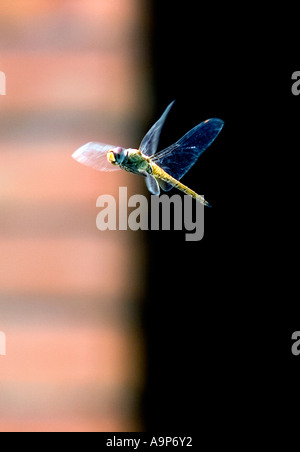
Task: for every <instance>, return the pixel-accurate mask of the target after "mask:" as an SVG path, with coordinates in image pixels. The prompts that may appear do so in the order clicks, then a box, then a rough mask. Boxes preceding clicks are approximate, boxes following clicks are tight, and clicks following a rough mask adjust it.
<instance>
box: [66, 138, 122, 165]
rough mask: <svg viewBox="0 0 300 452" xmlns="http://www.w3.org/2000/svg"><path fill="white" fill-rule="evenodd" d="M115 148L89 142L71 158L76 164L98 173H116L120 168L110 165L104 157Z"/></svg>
mask: <svg viewBox="0 0 300 452" xmlns="http://www.w3.org/2000/svg"><path fill="white" fill-rule="evenodd" d="M116 147H117V146H112V145H111V144H103V143H97V142H90V143H87V144H85V145H84V146H81V147H80V148H79V149H77V151H75V152H74V154H73V155H72V157H73V159H75V160H77V162H79V163H82V164H83V165H86V166H90V167H91V168H95V169H96V170H99V171H116V170H119V169H121V168H120V167H119V166H118V165H112V164H111V163H110V162H109V161H108V160H107V157H106V156H107V153H108V151H110V150H112V149H115V148H116Z"/></svg>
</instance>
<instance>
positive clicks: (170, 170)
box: [72, 101, 224, 207]
mask: <svg viewBox="0 0 300 452" xmlns="http://www.w3.org/2000/svg"><path fill="white" fill-rule="evenodd" d="M174 102H175V101H173V102H171V103H170V104H169V105H168V107H167V108H166V109H165V111H164V113H163V114H162V115H161V117H160V118H159V119H158V121H157V122H156V123H155V124H154V125H153V126H152V127H151V129H150V130H149V131H148V132H147V133H146V135H145V136H144V138H143V139H142V142H141V144H140V146H139V149H132V148H127V149H126V148H124V147H120V146H113V145H110V144H103V143H98V142H89V143H87V144H85V145H83V146H81V147H80V148H79V149H77V150H76V151H75V152H74V154H73V155H72V157H73V158H74V159H75V160H76V161H78V162H79V163H82V164H84V165H86V166H89V167H92V168H95V169H96V170H100V171H114V170H121V169H123V170H125V171H128V172H130V173H133V174H138V175H141V176H144V177H145V181H146V185H147V188H148V190H149V191H150V193H152V194H153V195H159V194H160V189H162V190H163V191H169V190H170V189H171V188H173V187H175V188H177V189H179V190H181V191H182V192H183V193H185V194H186V195H189V196H191V197H192V198H194V199H196V200H197V201H199V202H200V203H202V204H204V205H205V206H209V207H211V205H210V204H209V203H208V201H206V200H205V199H204V197H203V196H201V195H198V194H197V193H196V192H195V191H194V190H192V189H190V188H189V187H187V186H186V185H184V184H183V183H181V182H180V179H181V178H182V177H183V176H184V175H185V174H186V173H187V172H188V171H189V170H190V168H191V167H192V166H193V165H194V164H195V163H196V161H197V160H198V158H199V156H200V155H201V154H202V153H203V152H204V151H205V149H207V148H208V146H210V144H211V143H212V142H213V141H214V140H215V138H216V137H217V136H218V134H219V133H220V131H221V129H222V127H223V125H224V121H222V120H221V119H218V118H211V119H207V120H206V121H203V122H201V123H200V124H198V125H197V126H195V127H194V128H193V129H191V130H190V131H189V132H187V133H186V134H185V135H184V136H183V137H182V138H180V139H179V140H178V141H176V143H174V144H172V145H171V146H169V147H167V148H165V149H163V150H161V151H157V148H158V143H159V138H160V133H161V130H162V127H163V125H164V122H165V120H166V117H167V115H168V113H169V111H170V109H171V108H172V106H173V104H174Z"/></svg>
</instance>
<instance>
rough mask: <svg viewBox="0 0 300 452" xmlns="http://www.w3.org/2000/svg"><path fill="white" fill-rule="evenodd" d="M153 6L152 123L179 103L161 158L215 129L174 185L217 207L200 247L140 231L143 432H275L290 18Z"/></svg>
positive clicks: (286, 336)
mask: <svg viewBox="0 0 300 452" xmlns="http://www.w3.org/2000/svg"><path fill="white" fill-rule="evenodd" d="M149 5H151V15H152V34H151V45H152V47H151V51H152V64H153V82H154V88H155V89H154V93H155V118H158V117H159V116H160V114H161V113H162V112H163V111H164V109H165V107H166V106H167V105H168V103H169V102H171V101H172V100H173V99H176V102H175V104H174V106H173V108H172V110H171V112H170V114H169V116H168V118H167V121H166V123H165V126H164V128H163V131H162V135H161V142H160V148H163V147H166V146H168V145H169V144H171V143H173V142H174V141H176V140H177V139H178V138H179V137H181V136H182V135H183V134H184V133H186V132H187V131H188V130H189V129H191V128H192V127H194V126H195V125H196V124H198V123H199V122H201V121H203V120H205V119H207V118H210V117H219V118H221V119H223V120H224V121H225V126H224V128H223V130H222V132H221V134H220V135H219V136H218V138H217V139H216V141H215V142H214V143H213V144H212V146H211V147H210V148H209V149H208V150H207V151H206V152H205V153H204V154H203V155H202V156H201V157H200V159H199V161H198V162H197V164H196V165H195V167H193V168H192V169H191V170H190V172H189V173H188V174H187V175H186V176H185V178H184V180H183V182H184V183H186V185H188V186H189V187H191V188H193V189H194V190H195V191H197V192H198V193H201V194H204V195H205V197H206V199H207V200H208V201H209V202H210V203H211V204H212V206H213V207H212V209H209V208H205V233H204V238H203V239H202V240H201V241H199V242H186V241H185V240H184V233H183V232H182V233H181V232H180V231H179V232H178V231H174V232H172V231H171V232H166V231H161V232H157V231H149V232H148V236H147V241H148V244H149V255H150V256H149V268H148V286H147V300H146V302H145V305H144V308H143V313H142V316H143V325H144V328H145V331H146V340H147V357H148V361H147V363H148V367H147V386H146V391H145V394H144V397H143V403H142V411H143V416H144V419H145V427H146V430H148V431H174V432H180V431H194V430H198V431H199V432H201V431H202V432H203V431H204V430H206V429H207V428H210V429H212V430H213V431H215V432H220V429H221V428H222V426H224V433H225V434H226V435H227V434H229V435H230V434H232V433H234V431H235V429H236V430H238V431H239V432H240V431H241V429H243V428H245V429H247V430H249V431H252V432H256V431H257V430H262V431H266V426H267V423H269V422H271V425H272V428H273V429H275V428H276V425H275V424H277V423H278V424H279V426H280V429H281V427H282V422H283V421H284V420H285V421H288V422H292V421H293V416H294V411H293V410H294V409H296V408H297V405H298V403H299V395H298V393H299V391H298V389H297V386H298V381H300V380H299V377H300V373H299V372H300V371H299V369H300V356H299V357H296V356H293V355H292V353H291V345H292V341H291V335H292V333H293V331H297V330H300V316H299V311H300V310H299V307H298V305H299V301H298V300H299V296H298V293H297V279H298V278H297V274H298V240H297V233H296V228H297V226H298V221H299V220H298V216H297V211H298V202H297V179H298V174H297V173H298V161H297V159H296V158H297V154H298V153H299V140H298V129H299V117H300V96H299V97H298V96H293V95H292V93H291V86H292V80H291V75H292V73H293V72H294V71H295V70H300V58H299V51H298V49H297V38H296V33H297V24H296V23H295V24H294V21H296V18H297V12H296V11H295V10H293V9H292V8H289V6H288V5H287V4H286V5H285V7H284V9H282V8H280V9H279V7H278V10H276V7H275V6H274V5H273V7H272V10H268V11H265V12H264V11H263V10H262V9H261V8H260V7H258V6H256V5H255V4H253V3H252V4H251V5H247V4H243V6H241V5H240V6H236V5H235V6H234V5H232V6H231V5H228V4H227V2H226V6H225V5H223V9H222V8H220V6H219V5H217V4H215V3H212V2H210V4H207V3H206V2H168V1H167V2H165V1H163V2H162V1H159V0H157V1H152V2H149ZM149 11H150V10H149ZM150 125H151V124H149V126H150ZM279 431H280V430H276V435H277V434H278V432H279Z"/></svg>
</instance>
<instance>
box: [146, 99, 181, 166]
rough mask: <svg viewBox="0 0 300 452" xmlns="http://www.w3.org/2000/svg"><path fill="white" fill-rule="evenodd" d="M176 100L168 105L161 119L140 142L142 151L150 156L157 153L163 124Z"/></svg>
mask: <svg viewBox="0 0 300 452" xmlns="http://www.w3.org/2000/svg"><path fill="white" fill-rule="evenodd" d="M174 102H175V101H174V100H173V102H171V103H170V105H168V107H167V108H166V109H165V111H164V113H163V114H162V115H161V117H160V118H159V120H158V121H157V122H156V123H155V124H154V125H153V126H152V127H151V129H150V130H149V132H147V133H146V135H145V136H144V138H143V140H142V142H141V144H140V151H141V152H142V153H143V154H145V155H147V156H148V157H150V156H151V155H153V154H155V152H156V149H157V145H158V141H159V137H160V132H161V129H162V126H163V125H164V122H165V120H166V117H167V115H168V113H169V111H170V110H171V108H172V106H173V104H174Z"/></svg>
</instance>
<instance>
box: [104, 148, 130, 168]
mask: <svg viewBox="0 0 300 452" xmlns="http://www.w3.org/2000/svg"><path fill="white" fill-rule="evenodd" d="M106 156H107V160H108V161H109V162H110V163H112V164H113V165H120V164H121V163H123V161H124V160H125V158H126V149H124V148H120V147H117V148H114V149H111V150H110V151H108V153H107V155H106Z"/></svg>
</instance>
